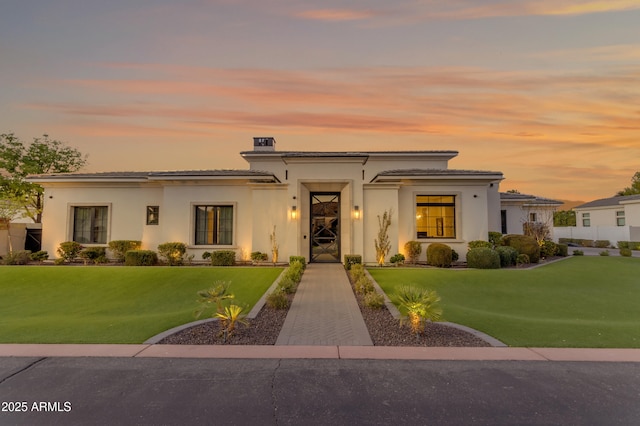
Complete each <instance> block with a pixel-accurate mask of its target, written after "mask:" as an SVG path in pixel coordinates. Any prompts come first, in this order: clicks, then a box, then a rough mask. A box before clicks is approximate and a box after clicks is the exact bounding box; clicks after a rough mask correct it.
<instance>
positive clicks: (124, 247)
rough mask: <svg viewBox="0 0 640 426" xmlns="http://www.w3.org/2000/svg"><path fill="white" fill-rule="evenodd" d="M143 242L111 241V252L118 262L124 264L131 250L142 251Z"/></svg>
mask: <svg viewBox="0 0 640 426" xmlns="http://www.w3.org/2000/svg"><path fill="white" fill-rule="evenodd" d="M140 247H142V241H137V240H113V241H109V250H111V253H113V256H114V258H115V259H116V260H117V261H118V262H124V260H125V255H126V254H127V252H128V251H129V250H140Z"/></svg>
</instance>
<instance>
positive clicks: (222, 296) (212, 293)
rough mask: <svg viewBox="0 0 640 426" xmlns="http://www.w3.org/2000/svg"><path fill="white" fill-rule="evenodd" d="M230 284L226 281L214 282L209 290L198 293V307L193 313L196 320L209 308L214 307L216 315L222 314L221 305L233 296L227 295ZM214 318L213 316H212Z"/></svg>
mask: <svg viewBox="0 0 640 426" xmlns="http://www.w3.org/2000/svg"><path fill="white" fill-rule="evenodd" d="M230 285H231V283H228V282H226V281H216V282H215V283H214V285H213V286H212V287H211V288H208V289H206V290H200V291H199V292H198V303H199V304H200V306H199V307H198V309H196V311H195V316H196V318H199V317H200V315H202V313H203V312H204V311H206V310H208V309H209V308H210V307H211V306H213V305H215V307H216V314H217V313H221V312H223V308H222V303H223V302H224V301H225V300H229V299H233V298H234V295H233V294H230V293H228V291H229V286H230ZM214 316H215V315H214Z"/></svg>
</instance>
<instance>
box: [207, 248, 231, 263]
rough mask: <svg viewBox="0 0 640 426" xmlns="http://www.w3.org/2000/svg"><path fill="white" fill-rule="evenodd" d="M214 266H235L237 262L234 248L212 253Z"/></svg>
mask: <svg viewBox="0 0 640 426" xmlns="http://www.w3.org/2000/svg"><path fill="white" fill-rule="evenodd" d="M211 264H212V265H213V266H233V265H235V264H236V252H235V251H233V250H216V251H214V252H213V253H211Z"/></svg>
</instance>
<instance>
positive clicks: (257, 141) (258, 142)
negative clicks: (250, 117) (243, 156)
mask: <svg viewBox="0 0 640 426" xmlns="http://www.w3.org/2000/svg"><path fill="white" fill-rule="evenodd" d="M253 150H254V151H275V150H276V140H275V139H274V138H271V137H258V138H253Z"/></svg>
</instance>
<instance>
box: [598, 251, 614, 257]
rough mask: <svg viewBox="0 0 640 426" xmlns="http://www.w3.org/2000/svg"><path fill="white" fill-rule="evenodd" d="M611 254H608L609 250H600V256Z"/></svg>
mask: <svg viewBox="0 0 640 426" xmlns="http://www.w3.org/2000/svg"><path fill="white" fill-rule="evenodd" d="M610 254H611V253H609V250H602V251H601V252H600V256H609V255H610Z"/></svg>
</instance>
